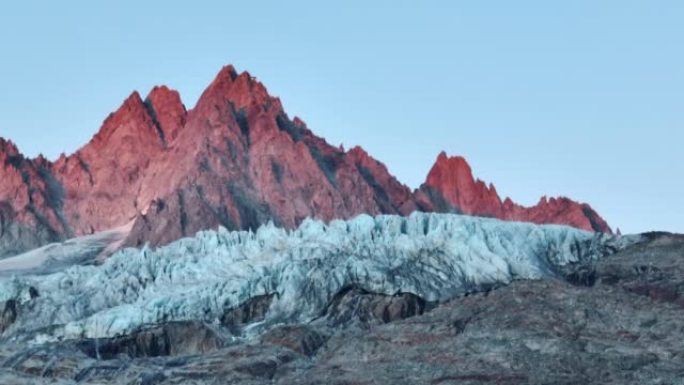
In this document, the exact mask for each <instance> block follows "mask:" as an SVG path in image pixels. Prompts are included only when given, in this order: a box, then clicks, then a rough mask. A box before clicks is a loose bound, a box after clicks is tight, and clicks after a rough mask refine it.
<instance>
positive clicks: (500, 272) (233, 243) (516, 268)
mask: <svg viewBox="0 0 684 385" xmlns="http://www.w3.org/2000/svg"><path fill="white" fill-rule="evenodd" d="M640 240H641V238H640V236H615V235H608V234H599V233H591V232H586V231H582V230H577V229H574V228H570V227H565V226H559V225H534V224H529V223H517V222H504V221H500V220H496V219H488V218H477V217H471V216H462V215H456V214H435V213H414V214H412V215H410V216H408V217H401V216H392V215H383V216H377V217H371V216H368V215H360V216H358V217H356V218H354V219H351V220H347V221H344V220H334V221H332V222H330V223H328V224H326V223H324V222H322V221H318V220H313V219H306V220H305V221H304V222H303V223H302V224H301V225H300V226H299V227H298V228H297V229H294V230H285V229H282V228H278V227H276V226H274V225H273V224H272V223H270V224H267V225H263V226H261V227H260V228H259V229H258V230H256V231H254V232H247V231H237V232H229V231H227V230H225V229H223V228H219V229H218V230H216V231H203V232H199V233H198V234H197V235H196V236H195V237H192V238H184V239H180V240H178V241H176V242H174V243H172V244H169V245H167V246H163V247H159V248H156V249H152V248H149V247H144V248H142V249H132V248H131V249H124V250H121V251H119V252H116V253H115V254H114V255H112V256H111V257H110V258H108V259H107V260H106V261H104V263H103V264H101V265H88V266H71V267H69V268H65V269H63V270H61V271H57V272H52V273H48V274H32V273H21V274H20V273H17V274H13V275H11V276H0V302H3V301H9V300H14V301H16V303H18V304H19V312H18V315H17V319H16V321H15V322H14V323H13V324H12V325H9V327H8V328H7V329H6V330H5V331H4V332H3V335H4V336H11V335H13V334H17V333H19V332H31V333H33V335H34V337H33V338H34V341H36V342H38V341H49V340H57V339H59V340H61V339H77V338H109V337H114V336H120V335H125V334H129V333H132V332H135V331H136V330H139V329H140V328H144V327H145V326H146V325H153V324H158V323H163V322H171V321H186V320H199V321H202V322H206V323H209V324H218V323H219V318H220V317H221V315H222V314H223V313H224V312H225V311H226V310H227V309H232V308H236V307H238V306H239V305H241V304H243V303H245V302H246V301H248V300H250V299H251V298H255V297H258V296H264V295H272V296H273V301H272V302H271V304H270V308H269V309H268V312H267V314H266V317H265V319H264V320H263V321H261V322H259V323H258V324H254V325H252V326H251V327H250V328H249V330H248V333H251V334H250V335H252V334H255V333H260V331H263V330H266V329H268V328H269V327H272V326H274V325H279V324H287V323H307V322H311V321H313V320H315V319H316V318H317V317H319V316H320V314H321V313H322V312H323V311H324V310H325V308H326V306H327V305H328V304H329V303H330V301H331V299H332V298H333V297H334V296H335V295H336V294H337V293H339V292H340V291H342V290H344V289H345V288H348V287H352V286H354V287H361V288H363V289H365V290H367V291H369V292H373V293H379V294H387V295H394V294H398V293H411V294H415V295H417V296H419V297H421V298H423V299H424V300H426V301H431V302H445V301H448V300H450V299H453V298H455V297H458V296H461V295H464V294H467V293H471V292H476V291H481V290H486V289H487V288H491V287H493V286H496V285H504V284H507V283H510V282H511V281H513V280H518V279H541V278H551V279H553V278H554V277H556V276H557V271H558V268H559V267H561V266H564V265H566V264H569V263H573V262H582V261H587V260H591V259H597V258H601V257H603V256H606V255H609V254H612V253H614V252H616V251H618V250H621V249H623V248H625V247H627V246H629V245H632V244H634V243H637V242H639V241H640Z"/></svg>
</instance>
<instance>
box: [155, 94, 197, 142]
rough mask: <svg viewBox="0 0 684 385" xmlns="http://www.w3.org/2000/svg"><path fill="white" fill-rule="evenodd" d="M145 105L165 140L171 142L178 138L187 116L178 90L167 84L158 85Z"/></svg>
mask: <svg viewBox="0 0 684 385" xmlns="http://www.w3.org/2000/svg"><path fill="white" fill-rule="evenodd" d="M145 105H146V106H147V109H148V112H149V114H150V115H151V117H152V118H153V120H154V121H155V122H156V123H157V125H158V127H159V129H160V130H161V133H162V134H163V136H164V140H165V141H166V142H171V141H173V140H174V139H176V137H178V133H179V132H180V130H181V129H182V128H183V126H184V125H185V122H186V118H187V110H186V109H185V105H183V102H182V101H181V97H180V94H179V93H178V91H176V90H172V89H170V88H168V87H167V86H156V87H154V88H152V90H151V91H150V93H149V94H148V95H147V97H146V98H145Z"/></svg>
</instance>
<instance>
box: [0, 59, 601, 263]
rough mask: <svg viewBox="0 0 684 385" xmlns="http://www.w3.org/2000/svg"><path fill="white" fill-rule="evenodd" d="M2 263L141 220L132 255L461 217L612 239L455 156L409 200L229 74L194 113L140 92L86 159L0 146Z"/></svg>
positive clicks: (564, 205)
mask: <svg viewBox="0 0 684 385" xmlns="http://www.w3.org/2000/svg"><path fill="white" fill-rule="evenodd" d="M0 181H1V182H0V257H2V256H7V255H12V254H17V253H18V252H20V251H24V250H27V249H31V248H34V247H36V246H39V245H42V244H45V243H48V242H54V241H58V240H62V239H64V238H68V237H71V236H74V235H84V234H90V233H93V232H98V231H103V230H108V229H112V228H117V227H120V226H123V225H125V224H128V223H131V222H134V225H133V227H132V230H131V233H130V236H129V237H128V239H127V240H126V242H124V243H123V245H124V246H141V245H143V244H145V243H151V244H152V245H161V244H166V243H169V242H171V241H173V240H176V239H178V238H180V237H183V236H190V235H194V233H195V232H197V231H198V230H202V229H208V228H216V226H218V225H222V226H224V227H226V228H227V229H231V230H232V229H250V228H251V229H255V228H256V227H258V226H259V225H261V224H263V223H266V222H268V221H271V220H272V221H274V222H275V223H276V224H278V225H281V226H284V227H288V228H293V227H295V226H297V225H298V224H299V223H301V221H302V220H303V219H304V218H307V217H313V218H318V219H323V220H326V221H327V220H331V219H346V218H350V217H353V216H356V215H358V214H361V213H367V214H371V215H375V214H401V215H407V214H409V213H411V212H413V211H416V210H420V211H438V212H450V211H458V212H464V213H468V214H473V215H483V216H494V217H497V218H502V219H512V220H522V221H531V222H535V223H561V224H568V225H571V226H575V227H579V228H583V229H588V230H596V231H603V232H609V231H610V228H609V227H608V226H607V225H606V224H605V221H603V220H602V219H601V218H600V217H599V216H598V214H596V213H595V212H594V211H593V210H592V209H591V208H590V207H589V206H587V205H579V204H576V203H574V202H572V201H570V200H567V199H565V198H561V199H557V200H553V199H552V200H550V201H546V200H544V201H543V202H541V203H540V204H539V205H537V206H535V207H534V208H529V209H528V208H523V207H521V206H518V205H515V204H513V203H512V202H510V201H505V202H503V203H502V202H501V201H500V199H499V197H498V196H497V195H496V191H495V190H494V189H493V187H491V186H490V187H487V186H485V185H484V184H483V183H481V182H479V181H478V182H475V181H474V180H473V178H472V174H471V173H470V169H469V167H468V166H467V164H466V163H465V161H464V160H461V159H460V158H452V159H447V158H446V157H445V156H444V155H441V156H440V158H439V159H438V162H437V164H436V165H435V167H434V168H433V170H432V171H431V172H430V175H429V176H428V180H427V182H426V184H425V186H424V187H423V188H421V190H419V191H416V192H415V193H414V192H411V191H410V190H409V189H408V188H407V187H406V186H405V185H403V184H402V183H400V182H399V181H397V180H396V178H394V176H392V175H391V174H390V173H389V171H388V170H387V168H386V167H385V166H384V165H383V164H382V163H380V162H378V161H377V160H375V159H373V158H372V157H371V156H370V155H368V154H367V153H366V152H365V151H364V150H363V149H361V148H359V147H355V148H353V149H352V150H350V151H344V150H343V149H341V148H338V147H334V146H331V145H329V144H328V143H327V142H326V141H325V140H324V139H322V138H320V137H318V136H316V135H314V134H313V133H312V132H311V131H310V130H309V129H308V128H307V127H306V124H305V123H304V122H303V121H302V120H301V119H299V118H294V119H290V117H288V115H287V114H286V113H285V111H284V109H283V107H282V104H281V102H280V100H279V99H278V98H275V97H272V96H270V95H269V94H268V92H267V90H266V88H265V87H264V86H263V85H262V84H261V83H260V82H258V81H257V80H255V79H254V78H253V77H252V76H251V75H250V74H249V73H247V72H243V73H240V74H238V73H237V72H236V71H235V69H234V68H233V67H232V66H227V67H225V68H223V69H222V70H221V71H220V72H219V74H218V75H217V77H216V78H215V79H214V81H213V82H212V83H211V84H210V85H209V87H208V88H207V89H206V90H205V91H204V93H203V94H202V96H201V97H200V99H199V100H198V102H197V105H196V106H195V107H194V108H193V109H191V110H186V108H185V106H184V105H183V103H182V101H181V98H180V95H179V94H178V92H176V91H174V90H171V89H169V88H167V87H165V86H160V87H155V88H153V89H152V90H151V91H150V93H149V95H148V96H147V97H145V99H144V100H143V98H141V96H140V95H139V94H138V93H137V92H133V93H132V94H131V95H130V96H129V97H128V98H127V99H126V100H125V101H124V102H123V104H122V105H121V107H120V108H119V109H118V110H116V111H115V112H114V113H112V114H110V115H109V116H108V117H107V119H105V121H104V123H103V124H102V127H101V128H100V130H99V132H98V133H97V134H96V135H95V136H94V137H93V138H92V139H91V141H90V142H88V143H87V144H86V145H85V146H83V147H82V148H81V149H79V150H78V151H76V152H75V153H74V154H71V155H69V156H65V155H63V156H61V157H60V158H59V159H58V160H56V161H55V162H50V161H47V160H45V159H43V158H38V159H26V158H25V157H23V156H22V155H21V154H20V153H19V151H18V150H17V148H16V147H15V146H14V145H13V144H12V143H11V142H8V141H5V140H0Z"/></svg>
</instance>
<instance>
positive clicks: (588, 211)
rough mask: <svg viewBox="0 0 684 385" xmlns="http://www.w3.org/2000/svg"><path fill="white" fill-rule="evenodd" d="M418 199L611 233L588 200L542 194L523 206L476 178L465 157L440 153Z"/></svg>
mask: <svg viewBox="0 0 684 385" xmlns="http://www.w3.org/2000/svg"><path fill="white" fill-rule="evenodd" d="M416 196H417V199H418V201H419V202H423V205H432V208H433V210H436V211H456V212H460V213H463V214H469V215H479V216H486V217H494V218H499V219H504V220H513V221H522V222H533V223H539V224H542V223H554V224H561V225H569V226H573V227H577V228H580V229H584V230H589V231H597V232H605V233H610V232H611V229H610V227H609V226H608V224H607V223H606V221H605V220H604V219H603V218H601V216H599V215H598V213H596V211H594V209H593V208H591V206H589V205H588V204H585V203H577V202H575V201H573V200H571V199H568V198H565V197H560V198H551V199H547V198H546V197H543V198H541V200H540V201H539V203H537V204H536V205H535V206H532V207H523V206H521V205H519V204H516V203H514V202H513V201H511V200H510V199H509V198H506V199H505V200H504V201H502V200H501V198H500V197H499V194H498V193H497V192H496V188H495V187H494V185H492V184H489V185H486V184H485V183H484V182H482V181H481V180H479V179H478V180H475V178H474V177H473V173H472V170H471V169H470V166H469V165H468V163H467V162H466V160H465V159H463V158H461V157H447V155H446V154H445V153H441V154H439V157H438V158H437V161H436V162H435V164H434V166H432V169H431V170H430V173H429V174H428V177H427V180H426V181H425V183H424V184H423V185H422V186H421V187H420V189H419V190H418V191H417V192H416Z"/></svg>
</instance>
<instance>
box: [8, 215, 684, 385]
mask: <svg viewBox="0 0 684 385" xmlns="http://www.w3.org/2000/svg"><path fill="white" fill-rule="evenodd" d="M133 266H135V268H132V267H133ZM0 284H2V286H3V289H2V290H0V293H5V295H4V296H3V297H2V298H0V335H1V336H0V382H3V383H16V384H40V383H45V384H47V383H51V384H52V383H58V384H59V383H64V384H69V383H74V382H76V383H84V384H180V383H194V384H214V383H235V384H312V383H325V384H338V385H342V384H369V385H370V384H376V383H381V384H385V383H393V384H456V383H458V384H548V383H554V384H577V383H582V384H677V383H679V382H681V378H682V375H683V374H684V371H683V370H682V367H684V361H682V357H684V350H682V344H681V334H682V330H684V323H683V322H682V320H683V319H684V318H682V311H683V309H684V307H683V306H684V302H683V301H682V298H683V297H682V296H683V295H684V238H682V237H681V236H676V235H670V234H645V235H642V236H629V237H620V236H610V235H601V234H594V233H590V232H584V231H580V230H575V229H572V228H569V227H564V226H536V225H532V224H521V223H507V222H502V221H498V220H494V219H481V218H479V219H478V218H472V217H465V216H458V215H452V214H414V215H411V216H410V217H408V218H402V217H396V216H385V217H378V218H370V217H365V216H362V217H360V218H357V219H354V220H352V221H348V222H344V221H334V222H333V223H331V224H330V225H325V224H323V223H321V222H317V221H311V220H309V221H306V222H305V223H304V224H302V226H300V228H299V229H297V230H295V231H292V232H287V231H284V230H281V229H277V228H275V227H273V226H265V227H263V228H261V229H260V230H259V231H258V232H256V233H246V232H235V233H228V232H225V231H219V232H204V233H202V234H199V235H198V236H197V237H196V238H193V239H184V240H181V241H178V242H175V243H174V244H172V245H169V246H167V247H163V248H160V249H158V250H154V251H152V250H149V249H143V250H137V251H136V250H127V251H122V252H120V253H118V254H116V255H114V256H113V257H112V258H110V259H109V260H108V261H107V262H105V264H104V265H102V266H93V267H72V268H68V269H64V270H62V271H59V272H53V273H50V274H48V275H39V276H37V275H33V274H31V273H27V274H23V275H20V276H16V277H14V278H9V277H8V278H0Z"/></svg>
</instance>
